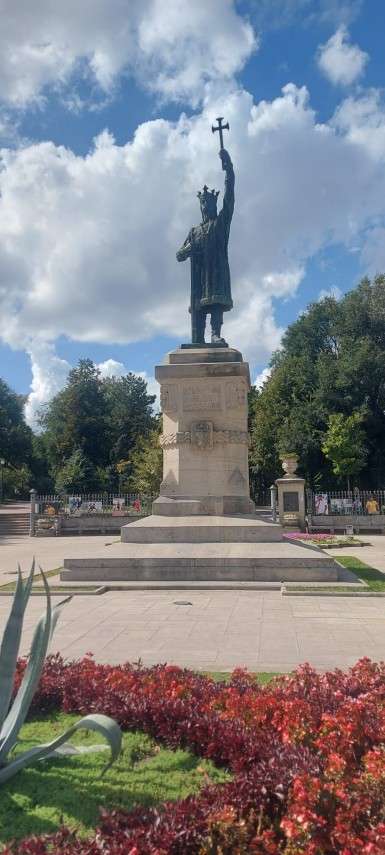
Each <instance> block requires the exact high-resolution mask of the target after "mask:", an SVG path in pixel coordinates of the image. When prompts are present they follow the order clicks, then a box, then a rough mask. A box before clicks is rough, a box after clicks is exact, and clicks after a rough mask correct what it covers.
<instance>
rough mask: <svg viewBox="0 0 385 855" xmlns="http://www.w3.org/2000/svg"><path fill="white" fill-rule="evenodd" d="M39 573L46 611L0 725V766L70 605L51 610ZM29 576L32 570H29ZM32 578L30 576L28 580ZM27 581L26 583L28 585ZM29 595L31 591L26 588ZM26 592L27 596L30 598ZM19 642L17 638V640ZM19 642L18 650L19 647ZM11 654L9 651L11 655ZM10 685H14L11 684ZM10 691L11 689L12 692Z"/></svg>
mask: <svg viewBox="0 0 385 855" xmlns="http://www.w3.org/2000/svg"><path fill="white" fill-rule="evenodd" d="M39 570H40V573H41V575H42V578H43V583H44V587H45V593H46V597H47V609H46V612H45V613H44V614H43V615H42V616H41V617H40V618H39V621H38V623H37V625H36V628H35V632H34V636H33V639H32V643H31V649H30V654H29V658H28V665H27V668H26V670H25V673H24V676H23V679H22V682H21V685H20V688H19V691H18V693H17V696H16V698H15V701H14V703H13V705H12V708H11V710H10V711H9V713H8V715H7V718H6V719H5V721H4V722H3V726H2V728H1V733H0V765H1V764H3V763H4V761H5V758H6V757H7V755H8V753H9V751H10V750H11V748H12V747H13V745H14V744H15V742H16V740H17V735H18V732H19V730H20V728H21V726H22V724H23V723H24V721H25V717H26V715H27V713H28V710H29V707H30V704H31V701H32V698H33V696H34V694H35V691H36V688H37V685H38V682H39V680H40V677H41V672H42V670H43V666H44V661H45V657H46V654H47V649H48V645H49V642H50V640H51V637H52V633H53V630H54V628H55V626H56V623H57V621H58V618H59V615H60V613H61V611H62V609H63V608H64V606H65V605H66V603H68V602H69V600H70V599H71V597H66V599H65V600H62V602H60V603H58V604H57V605H56V606H54V608H52V606H51V595H50V590H49V585H48V582H47V580H46V577H45V575H44V573H43V571H42V569H41V567H39ZM31 573H32V571H31ZM30 578H31V577H30ZM29 581H30V580H28V582H29ZM29 592H30V588H29ZM29 592H28V595H29ZM24 593H25V589H24V591H23V590H22V591H21V594H20V588H19V593H18V602H19V615H20V608H21V607H20V600H21V596H22V597H23V602H24V607H23V613H22V615H21V624H22V621H23V615H24V609H25V605H26V598H25V596H24ZM19 643H20V639H19ZM19 643H18V647H19ZM13 653H14V651H12V655H13ZM12 686H13V683H12ZM11 691H12V690H11Z"/></svg>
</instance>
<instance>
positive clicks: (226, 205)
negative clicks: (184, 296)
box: [176, 118, 234, 346]
mask: <svg viewBox="0 0 385 855" xmlns="http://www.w3.org/2000/svg"><path fill="white" fill-rule="evenodd" d="M217 121H218V127H217V128H214V127H213V128H212V131H213V132H214V131H219V137H220V145H221V148H220V152H219V157H220V158H221V161H222V169H223V170H224V171H225V172H226V178H225V192H224V197H223V206H222V210H221V211H219V214H218V213H217V197H218V196H219V191H218V192H215V190H211V192H210V191H209V190H208V188H207V186H206V185H205V186H204V188H203V192H199V193H198V198H199V202H200V207H201V213H202V222H201V224H200V225H199V226H194V227H193V228H192V229H190V231H189V233H188V235H187V238H186V240H185V242H184V244H183V246H182V247H181V249H180V250H179V252H177V254H176V257H177V260H178V261H185V260H186V258H190V259H191V304H190V312H191V341H192V343H193V344H204V341H205V327H206V317H207V315H208V314H210V315H211V343H212V344H219V345H222V346H227V342H226V341H225V340H224V339H223V338H221V327H222V324H223V312H228V311H229V310H230V309H232V307H233V301H232V298H231V283H230V268H229V261H228V256H227V246H228V242H229V234H230V223H231V218H232V216H233V211H234V169H233V164H232V162H231V159H230V155H229V154H228V152H227V151H226V150H225V149H224V148H223V136H222V130H223V129H224V128H228V127H229V126H228V124H227V125H222V119H221V118H219V119H217Z"/></svg>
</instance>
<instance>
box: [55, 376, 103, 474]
mask: <svg viewBox="0 0 385 855" xmlns="http://www.w3.org/2000/svg"><path fill="white" fill-rule="evenodd" d="M39 421H40V425H41V426H42V427H43V431H44V442H45V446H46V452H47V456H48V459H49V462H50V466H51V469H52V471H53V473H54V474H56V472H57V471H58V470H59V469H60V467H62V466H63V464H64V462H65V461H66V460H68V459H69V458H70V457H71V455H72V453H73V451H74V449H80V450H81V451H82V453H83V454H84V456H85V457H86V458H87V459H88V460H89V461H90V463H91V464H92V465H93V466H96V465H103V464H106V463H108V461H109V447H108V426H107V408H106V400H105V396H104V394H103V381H102V379H101V376H100V371H99V369H98V368H97V367H96V366H95V365H94V363H93V362H92V361H91V359H81V360H80V362H79V364H78V366H77V367H76V368H73V369H72V371H70V372H69V375H68V380H67V384H66V386H65V388H64V389H63V390H62V391H61V392H59V393H58V394H57V395H55V397H54V398H53V399H52V400H51V401H50V402H49V403H48V404H47V405H46V406H45V407H44V408H43V410H42V412H41V415H40V419H39Z"/></svg>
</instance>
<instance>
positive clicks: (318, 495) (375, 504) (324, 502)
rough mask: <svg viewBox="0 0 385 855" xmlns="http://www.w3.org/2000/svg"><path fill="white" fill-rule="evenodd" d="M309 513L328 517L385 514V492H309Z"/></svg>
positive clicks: (307, 497)
mask: <svg viewBox="0 0 385 855" xmlns="http://www.w3.org/2000/svg"><path fill="white" fill-rule="evenodd" d="M306 500H307V512H308V513H309V514H313V515H314V516H318V515H327V516H329V515H330V516H331V515H333V516H347V515H349V516H350V515H353V516H365V515H369V516H370V515H372V514H385V490H359V489H358V488H356V489H354V490H351V491H348V490H346V491H344V490H342V491H333V490H328V491H325V492H322V491H319V492H312V491H311V490H307V494H306Z"/></svg>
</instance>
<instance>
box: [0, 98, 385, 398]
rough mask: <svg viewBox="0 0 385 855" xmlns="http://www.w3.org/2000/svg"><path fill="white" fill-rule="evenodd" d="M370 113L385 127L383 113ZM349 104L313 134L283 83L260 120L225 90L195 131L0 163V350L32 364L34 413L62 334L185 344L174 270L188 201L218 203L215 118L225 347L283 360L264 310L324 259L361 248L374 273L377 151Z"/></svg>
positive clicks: (381, 184)
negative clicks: (221, 138) (205, 191)
mask: <svg viewBox="0 0 385 855" xmlns="http://www.w3.org/2000/svg"><path fill="white" fill-rule="evenodd" d="M371 103H372V113H371V115H372V116H373V121H376V122H377V125H378V128H380V120H381V121H382V123H384V121H385V119H384V113H385V111H384V110H382V108H381V103H380V101H378V100H377V101H376V100H375V99H374V100H372V102H371ZM358 105H359V102H355V101H354V100H351V101H350V107H349V109H348V108H347V107H346V106H345V113H344V114H343V105H342V106H341V111H340V113H339V115H337V116H336V117H334V120H333V121H334V124H333V126H329V125H320V124H317V122H316V119H315V115H314V112H313V110H312V109H311V107H310V104H309V99H308V94H307V91H306V89H305V88H301V89H297V88H296V87H295V86H294V85H293V84H290V85H288V86H286V87H285V88H284V90H283V92H282V95H281V96H280V97H279V98H276V99H275V100H274V101H272V102H267V101H262V102H260V103H259V104H258V105H254V104H253V102H252V98H251V96H250V95H249V94H248V93H247V92H244V91H242V90H237V91H230V92H228V91H225V90H223V91H222V92H217V96H216V98H215V97H214V94H213V92H211V94H210V93H209V92H208V94H207V97H206V101H205V105H204V108H203V111H202V113H201V114H199V115H196V116H194V117H192V118H190V119H187V118H186V117H185V116H181V118H180V120H179V121H178V122H177V123H175V124H173V123H170V122H167V121H164V120H156V121H152V122H146V123H144V124H142V125H141V126H140V127H139V128H138V129H137V132H136V134H135V137H134V139H133V140H132V142H129V143H127V144H126V145H124V146H118V145H116V143H115V142H114V140H113V138H112V137H111V136H110V135H109V134H107V133H103V134H102V135H100V136H99V138H98V139H97V140H96V143H95V146H94V148H93V150H92V151H90V153H89V154H88V155H87V156H86V157H80V156H76V155H75V154H74V153H73V152H71V151H69V150H68V149H65V148H62V147H56V146H55V145H54V144H53V143H51V142H45V143H40V144H35V145H27V144H25V145H24V146H23V147H22V148H20V149H19V150H16V151H10V150H8V149H6V150H3V152H2V170H1V171H0V190H1V193H2V200H1V204H0V335H1V336H2V338H3V340H4V342H6V343H8V344H10V345H11V346H12V347H14V348H17V347H18V348H20V347H24V348H27V349H28V350H29V351H30V352H31V353H32V360H33V366H34V384H35V386H34V391H33V394H34V398H33V399H32V404H33V402H35V404H36V402H37V400H46V396H47V395H48V393H49V391H50V389H51V390H54V382H53V378H52V372H53V371H54V369H55V366H56V367H57V369H58V371H59V374H60V375H61V376H62V372H63V371H64V368H65V366H63V365H62V363H61V361H60V360H59V362H58V363H56V362H55V359H56V357H55V354H54V350H53V349H52V348H53V344H52V343H53V342H54V341H55V339H56V338H57V337H59V336H60V335H66V336H70V337H72V339H73V340H78V341H83V342H84V341H89V342H100V343H104V344H109V343H110V344H111V343H120V344H125V343H129V342H135V341H138V340H144V339H146V338H147V339H149V338H151V337H153V336H154V335H157V334H160V333H162V334H165V335H171V336H173V337H175V335H176V334H178V336H179V337H180V340H183V338H185V339H187V337H188V335H189V328H190V320H189V315H188V311H187V307H188V302H189V278H190V277H189V264H188V262H187V263H185V264H177V262H176V259H175V252H176V250H177V249H179V247H180V246H181V244H182V243H183V241H184V238H185V236H186V234H187V232H188V230H189V228H190V227H191V226H192V225H193V224H195V223H197V222H199V219H200V213H199V204H198V201H197V199H196V192H197V189H199V188H201V187H202V186H203V184H204V183H205V182H206V183H207V184H209V185H210V187H212V186H216V187H217V189H221V190H222V191H223V172H222V171H221V168H220V163H219V158H218V154H217V142H216V141H215V140H214V138H213V136H212V134H211V124H212V121H213V119H214V118H215V117H216V116H217V115H220V114H221V115H224V116H225V118H226V120H228V121H229V123H230V132H229V134H228V143H227V145H228V148H229V150H230V152H231V155H232V157H233V160H234V164H235V171H236V208H235V216H234V220H233V224H232V230H231V236H230V245H229V255H230V266H231V271H232V284H233V297H234V310H233V311H232V312H231V313H230V314H228V315H225V324H224V329H223V333H224V335H225V337H226V338H227V340H228V341H229V343H230V344H231V345H233V346H235V347H239V348H241V349H242V352H243V355H244V358H245V359H247V360H248V361H250V362H251V363H252V364H261V363H262V364H263V363H265V362H267V361H268V359H269V356H270V353H271V350H272V349H274V348H275V347H277V346H278V345H279V341H280V338H281V334H282V329H281V328H280V327H279V326H277V324H276V321H275V307H274V300H275V299H277V298H279V299H280V300H285V299H288V298H291V297H293V295H294V294H295V292H296V289H297V288H298V286H299V284H300V283H301V281H302V279H303V277H304V274H305V269H306V262H307V260H308V259H309V258H311V257H312V256H314V255H315V254H316V253H317V252H318V251H319V250H320V249H322V248H325V247H327V246H329V245H331V244H339V243H341V244H344V245H345V246H346V247H347V248H349V249H350V248H351V247H355V248H356V247H357V246H358V247H359V248H360V251H361V253H362V256H363V258H364V259H365V261H366V262H368V263H369V261H370V259H372V260H373V261H374V260H375V262H376V268H377V269H384V268H385V248H384V246H385V245H384V242H383V241H382V244H381V243H380V235H382V231H381V229H383V227H384V221H385V203H384V199H385V147H384V146H382V147H381V146H380V145H379V144H378V145H376V147H373V145H372V144H371V140H370V134H366V135H365V134H364V133H363V132H362V135H361V137H360V139H359V141H357V140H356V138H355V137H354V134H355V133H356V131H355V128H357V127H358V125H359V119H358V118H357V112H358V113H359V106H358ZM368 110H369V108H367V111H368ZM381 110H382V112H381ZM360 115H361V114H360ZM366 115H367V113H366ZM343 116H344V117H343ZM349 117H350V118H349ZM360 121H361V120H360ZM362 125H364V121H363V120H362ZM381 127H382V126H381ZM379 133H380V131H379ZM352 135H353V136H352ZM219 198H220V199H221V198H222V197H221V196H220V197H219ZM44 346H46V347H47V348H48V351H49V353H50V354H51V355H50V358H49V359H47V358H46V356H45V352H44ZM45 372H46V373H47V377H48V379H47V384H48V385H47V386H45V385H44V383H45V382H46V378H45ZM50 372H51V374H50ZM55 382H56V381H55ZM49 384H51V385H49ZM52 393H53V392H52ZM32 404H31V406H32Z"/></svg>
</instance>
